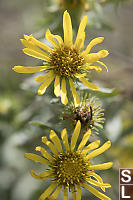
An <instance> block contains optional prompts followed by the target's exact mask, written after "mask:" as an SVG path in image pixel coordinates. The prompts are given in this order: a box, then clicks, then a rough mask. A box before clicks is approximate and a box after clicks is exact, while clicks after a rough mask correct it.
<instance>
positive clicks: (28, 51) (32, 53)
mask: <svg viewBox="0 0 133 200" xmlns="http://www.w3.org/2000/svg"><path fill="white" fill-rule="evenodd" d="M23 52H24V53H25V54H27V55H29V56H32V57H34V58H38V59H40V60H45V61H49V56H46V55H43V54H41V53H38V52H37V51H33V50H32V49H28V48H25V49H23Z"/></svg>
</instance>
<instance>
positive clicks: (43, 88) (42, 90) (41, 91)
mask: <svg viewBox="0 0 133 200" xmlns="http://www.w3.org/2000/svg"><path fill="white" fill-rule="evenodd" d="M54 77H55V75H53V76H51V77H49V78H48V79H47V80H45V81H44V82H43V83H42V84H41V85H40V87H39V89H38V95H43V94H44V93H45V91H46V89H47V87H48V86H49V85H50V84H51V83H52V81H53V80H54Z"/></svg>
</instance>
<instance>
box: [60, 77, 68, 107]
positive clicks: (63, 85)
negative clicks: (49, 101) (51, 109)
mask: <svg viewBox="0 0 133 200" xmlns="http://www.w3.org/2000/svg"><path fill="white" fill-rule="evenodd" d="M61 102H62V103H63V104H64V105H66V104H67V103H68V98H67V90H66V80H65V78H64V77H63V78H62V83H61Z"/></svg>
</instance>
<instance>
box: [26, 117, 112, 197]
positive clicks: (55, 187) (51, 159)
mask: <svg viewBox="0 0 133 200" xmlns="http://www.w3.org/2000/svg"><path fill="white" fill-rule="evenodd" d="M80 129H81V123H80V121H78V122H77V124H76V127H75V130H74V132H73V135H72V137H71V143H69V142H68V135H67V131H66V129H63V130H62V132H61V139H62V143H63V145H62V144H61V141H60V139H59V137H58V136H57V134H56V133H55V132H54V131H53V130H51V132H50V135H49V137H50V140H48V139H47V137H46V136H44V137H42V142H43V143H44V144H45V145H47V147H49V149H50V150H51V153H48V152H47V151H46V149H45V148H43V147H40V146H38V147H36V151H40V152H41V154H42V156H43V157H41V156H39V155H36V154H33V153H26V154H25V157H26V158H28V159H30V160H33V161H36V162H40V163H42V164H44V165H48V166H49V168H48V169H47V170H46V171H45V172H42V173H40V174H39V175H37V174H36V173H35V172H34V171H33V170H31V175H32V176H33V177H34V178H36V179H39V180H46V179H47V178H51V179H52V180H51V182H52V184H51V185H50V186H49V187H48V188H47V189H46V190H45V191H44V192H43V193H42V194H41V196H40V197H39V200H44V199H46V198H49V199H50V200H52V199H56V198H57V197H58V195H59V193H60V191H61V189H63V192H64V200H68V189H69V190H71V192H72V196H73V199H75V200H81V187H83V188H86V189H87V190H88V191H89V192H91V193H92V194H94V195H95V196H96V197H98V198H99V199H102V200H103V199H104V200H109V199H110V198H109V197H107V196H106V195H105V194H103V193H101V192H99V191H98V190H96V189H95V188H93V187H92V186H91V185H90V184H92V185H94V186H97V187H100V188H101V189H102V190H103V191H104V192H105V188H109V187H111V186H110V184H107V183H103V180H102V178H101V177H100V176H99V175H98V174H96V173H95V172H94V170H105V169H109V168H110V167H112V162H107V163H103V164H98V165H92V164H91V162H90V159H91V158H93V157H96V156H98V155H99V154H102V153H103V152H104V151H106V150H107V149H108V148H109V147H110V146H111V143H110V141H107V142H106V143H105V144H103V145H102V146H101V147H99V145H100V141H99V140H96V141H95V142H92V143H90V144H88V145H87V146H85V145H86V143H87V142H88V139H89V137H90V134H91V130H88V131H87V132H86V133H85V134H84V136H83V138H82V140H81V142H80V143H79V145H78V147H76V146H77V145H76V144H77V140H78V137H79V134H80ZM98 147H99V148H98ZM94 149H95V150H94ZM92 150H94V151H92Z"/></svg>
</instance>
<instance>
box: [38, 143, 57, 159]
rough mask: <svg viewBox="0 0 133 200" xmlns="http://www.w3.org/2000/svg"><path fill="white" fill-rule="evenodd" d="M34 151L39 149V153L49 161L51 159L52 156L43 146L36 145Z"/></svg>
mask: <svg viewBox="0 0 133 200" xmlns="http://www.w3.org/2000/svg"><path fill="white" fill-rule="evenodd" d="M36 151H40V152H41V154H42V155H43V156H44V157H45V158H46V159H48V160H49V161H52V160H53V159H54V158H53V157H52V156H51V155H50V154H49V153H48V152H47V151H46V150H45V149H44V148H43V147H40V146H38V147H36Z"/></svg>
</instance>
